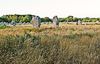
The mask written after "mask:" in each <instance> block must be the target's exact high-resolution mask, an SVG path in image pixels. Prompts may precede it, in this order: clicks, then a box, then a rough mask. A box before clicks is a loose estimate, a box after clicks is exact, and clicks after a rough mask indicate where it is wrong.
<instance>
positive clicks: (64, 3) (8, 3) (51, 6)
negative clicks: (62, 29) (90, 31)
mask: <svg viewBox="0 0 100 64" xmlns="http://www.w3.org/2000/svg"><path fill="white" fill-rule="evenodd" d="M6 14H33V15H38V16H40V17H50V18H52V17H53V16H55V15H57V16H58V17H63V18H64V17H67V16H69V15H73V16H74V17H78V18H82V17H95V18H97V17H100V0H0V16H2V15H6Z"/></svg>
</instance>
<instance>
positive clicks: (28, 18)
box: [23, 15, 31, 22]
mask: <svg viewBox="0 0 100 64" xmlns="http://www.w3.org/2000/svg"><path fill="white" fill-rule="evenodd" d="M30 21H31V17H30V16H28V15H26V16H25V17H24V18H23V22H30Z"/></svg>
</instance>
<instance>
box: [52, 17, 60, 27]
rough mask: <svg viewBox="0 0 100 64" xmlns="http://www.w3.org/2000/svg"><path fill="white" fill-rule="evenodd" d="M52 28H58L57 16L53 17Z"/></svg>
mask: <svg viewBox="0 0 100 64" xmlns="http://www.w3.org/2000/svg"><path fill="white" fill-rule="evenodd" d="M53 26H54V27H59V20H58V17H57V16H54V17H53Z"/></svg>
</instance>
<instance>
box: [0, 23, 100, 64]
mask: <svg viewBox="0 0 100 64" xmlns="http://www.w3.org/2000/svg"><path fill="white" fill-rule="evenodd" d="M88 24H89V23H88ZM99 60H100V25H99V23H98V24H95V23H91V24H90V25H75V23H70V24H66V23H60V25H59V27H56V28H54V27H53V24H49V25H46V24H42V25H41V27H40V28H33V26H32V25H31V24H30V25H16V26H11V25H7V26H6V28H0V64H100V61H99Z"/></svg>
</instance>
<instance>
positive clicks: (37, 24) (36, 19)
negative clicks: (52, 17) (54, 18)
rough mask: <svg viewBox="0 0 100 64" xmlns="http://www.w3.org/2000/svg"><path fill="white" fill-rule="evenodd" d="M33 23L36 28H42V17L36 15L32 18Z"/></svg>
mask: <svg viewBox="0 0 100 64" xmlns="http://www.w3.org/2000/svg"><path fill="white" fill-rule="evenodd" d="M32 25H33V27H34V28H40V25H41V19H40V17H38V16H36V17H33V18H32Z"/></svg>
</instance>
